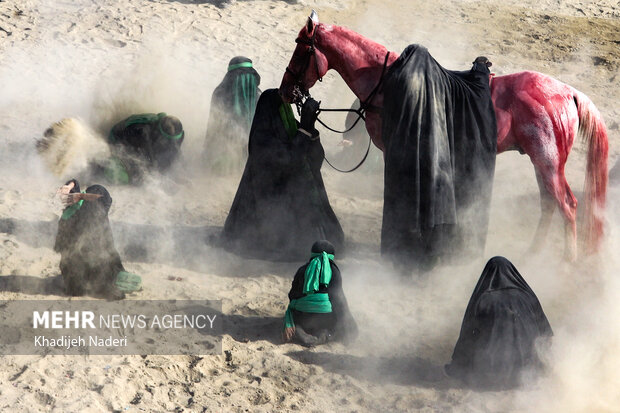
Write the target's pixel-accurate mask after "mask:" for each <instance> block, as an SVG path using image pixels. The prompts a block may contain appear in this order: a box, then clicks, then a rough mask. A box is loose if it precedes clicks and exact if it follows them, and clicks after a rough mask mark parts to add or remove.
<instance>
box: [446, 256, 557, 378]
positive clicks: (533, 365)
mask: <svg viewBox="0 0 620 413" xmlns="http://www.w3.org/2000/svg"><path fill="white" fill-rule="evenodd" d="M552 335H553V332H552V331H551V326H550V325H549V321H547V317H546V316H545V313H544V312H543V309H542V307H541V305H540V302H539V301H538V298H537V297H536V294H534V291H532V289H531V288H530V286H529V285H527V283H526V282H525V280H524V279H523V277H522V276H521V274H519V271H517V269H516V268H515V267H514V265H512V263H511V262H510V261H508V260H507V259H506V258H504V257H494V258H491V259H490V260H489V262H487V265H486V266H485V267H484V270H483V271H482V275H480V279H479V280H478V284H477V285H476V288H475V289H474V293H473V294H472V296H471V299H470V300H469V304H468V305H467V309H466V310H465V316H464V317H463V324H462V325H461V334H460V336H459V339H458V341H457V343H456V347H455V348H454V353H453V355H452V363H450V364H448V365H446V368H445V371H446V373H447V374H448V375H449V376H451V377H455V378H458V379H461V380H463V381H465V382H466V383H468V384H469V385H472V386H474V387H483V388H507V387H513V386H515V385H518V384H519V378H520V375H521V373H522V372H523V371H525V370H527V369H534V370H536V369H538V368H540V367H542V363H541V362H540V359H539V358H538V355H537V351H536V342H537V340H539V339H541V340H542V341H543V342H544V341H546V338H549V337H551V336H552Z"/></svg>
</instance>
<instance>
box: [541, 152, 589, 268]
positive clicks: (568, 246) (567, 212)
mask: <svg viewBox="0 0 620 413" xmlns="http://www.w3.org/2000/svg"><path fill="white" fill-rule="evenodd" d="M534 165H535V166H536V165H537V164H536V163H534ZM538 166H540V164H538ZM562 166H563V165H562ZM562 166H560V165H557V166H556V167H554V168H552V169H551V170H550V169H546V168H541V169H540V170H539V169H538V168H537V169H536V179H537V180H538V188H539V190H540V206H541V215H540V220H539V222H538V228H537V229H536V235H535V236H534V241H533V243H532V246H531V247H530V250H533V251H536V250H538V249H539V248H540V247H541V246H542V243H543V241H544V239H545V237H546V235H547V232H548V230H549V224H550V222H551V216H552V215H553V209H554V207H553V203H554V201H555V202H557V204H558V206H559V208H560V211H561V212H562V215H563V218H564V238H565V244H564V254H565V256H566V258H567V259H568V260H569V261H575V260H576V259H577V221H576V216H577V199H575V196H574V195H573V192H572V191H571V189H570V187H569V186H568V182H567V181H566V177H565V176H564V168H563V167H562Z"/></svg>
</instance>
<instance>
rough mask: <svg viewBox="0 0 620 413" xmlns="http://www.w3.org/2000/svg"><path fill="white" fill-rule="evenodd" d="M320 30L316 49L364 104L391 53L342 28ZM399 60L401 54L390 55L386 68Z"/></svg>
mask: <svg viewBox="0 0 620 413" xmlns="http://www.w3.org/2000/svg"><path fill="white" fill-rule="evenodd" d="M320 28H321V31H320V32H319V33H320V40H319V42H320V43H319V44H318V45H317V48H319V50H320V51H321V52H322V53H323V54H324V55H325V57H326V58H327V61H328V62H329V68H330V69H334V70H335V71H337V72H338V73H339V74H340V76H342V79H343V80H344V81H345V83H346V84H347V85H348V86H349V88H350V89H351V91H352V92H353V93H354V94H355V95H356V96H357V97H358V98H359V99H360V100H361V101H362V102H364V101H365V100H366V99H367V98H368V96H369V95H370V93H372V91H373V89H374V88H375V87H376V85H377V84H378V83H379V80H380V79H381V74H382V72H383V69H384V64H385V58H386V55H387V53H388V50H387V49H386V48H385V46H383V45H381V44H379V43H376V42H374V41H372V40H369V39H367V38H365V37H363V36H361V35H360V34H358V33H355V32H353V31H351V30H348V29H345V28H343V27H338V26H326V25H321V27H320ZM397 58H398V54H396V53H390V56H389V59H388V62H387V66H388V67H389V65H390V64H392V62H394V60H396V59H397ZM373 103H375V104H377V103H378V102H374V101H373Z"/></svg>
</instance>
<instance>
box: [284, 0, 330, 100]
mask: <svg viewBox="0 0 620 413" xmlns="http://www.w3.org/2000/svg"><path fill="white" fill-rule="evenodd" d="M320 27H321V26H320V25H319V17H318V15H317V14H316V12H315V11H314V10H312V14H310V17H308V21H307V23H306V25H305V26H304V27H303V28H302V29H301V31H300V32H299V35H298V36H297V39H295V42H296V43H297V47H296V48H295V52H294V53H293V57H291V61H290V62H289V64H288V66H287V67H286V72H285V73H284V77H283V78H282V83H281V84H280V95H281V96H282V99H284V100H285V101H286V102H298V101H300V100H301V98H302V97H303V96H304V95H306V94H307V93H308V90H309V89H310V88H311V87H312V86H314V84H315V83H316V81H317V80H319V81H320V80H322V78H323V76H324V75H325V73H327V70H328V69H329V64H328V62H327V58H326V57H325V55H324V54H323V52H322V51H321V50H320V47H319V46H320V33H318V34H317V32H318V31H319V28H320Z"/></svg>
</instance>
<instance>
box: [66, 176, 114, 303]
mask: <svg viewBox="0 0 620 413" xmlns="http://www.w3.org/2000/svg"><path fill="white" fill-rule="evenodd" d="M86 193H91V194H100V195H102V196H101V197H100V198H98V199H97V200H96V201H84V202H83V204H82V206H81V208H80V209H78V210H77V212H76V213H75V214H74V215H73V216H72V217H71V218H69V219H67V220H65V219H62V218H61V219H60V221H59V222H58V232H57V234H56V242H55V244H54V251H56V252H59V253H60V272H61V274H62V278H63V281H64V283H65V289H66V291H67V293H68V294H69V295H84V294H87V293H94V294H106V293H107V292H108V291H111V290H113V289H114V281H115V280H116V275H117V274H118V272H119V271H124V268H123V264H122V263H121V258H120V256H119V254H118V252H117V251H116V248H115V247H114V239H113V237H112V231H111V229H110V222H109V221H108V211H109V209H110V206H111V205H112V197H111V196H110V194H109V192H108V191H107V190H106V189H105V188H104V187H103V186H101V185H92V186H90V187H88V188H87V189H86Z"/></svg>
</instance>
